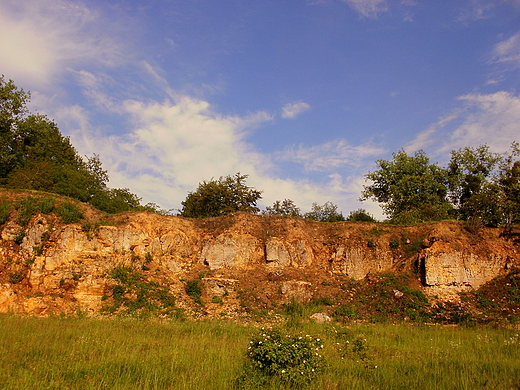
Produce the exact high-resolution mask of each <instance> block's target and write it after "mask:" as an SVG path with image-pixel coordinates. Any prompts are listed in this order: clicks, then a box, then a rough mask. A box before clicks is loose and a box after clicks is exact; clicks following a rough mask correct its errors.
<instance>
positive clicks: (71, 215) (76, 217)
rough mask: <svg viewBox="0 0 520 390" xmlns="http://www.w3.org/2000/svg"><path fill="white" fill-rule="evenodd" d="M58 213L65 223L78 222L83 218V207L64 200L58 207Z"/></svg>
mask: <svg viewBox="0 0 520 390" xmlns="http://www.w3.org/2000/svg"><path fill="white" fill-rule="evenodd" d="M56 214H58V216H59V217H60V218H61V220H62V222H63V223H65V224H69V223H76V222H79V221H81V219H83V213H82V212H81V209H80V208H79V207H78V206H77V205H76V204H74V203H71V202H64V203H62V204H61V205H60V206H59V207H57V208H56Z"/></svg>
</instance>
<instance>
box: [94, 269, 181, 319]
mask: <svg viewBox="0 0 520 390" xmlns="http://www.w3.org/2000/svg"><path fill="white" fill-rule="evenodd" d="M108 276H109V277H110V278H112V279H115V280H116V281H117V284H116V285H114V286H113V287H112V291H111V298H112V303H111V304H110V303H107V304H106V305H105V306H104V308H103V311H104V312H107V313H115V312H119V313H122V314H131V315H138V316H141V317H147V316H149V315H151V314H158V315H161V316H167V317H181V316H182V313H181V312H180V311H179V309H177V308H176V307H175V297H174V296H173V295H172V294H171V293H170V291H169V290H168V288H167V287H162V286H160V285H159V283H157V282H154V281H147V280H145V279H144V277H143V275H142V274H141V273H140V272H138V271H137V270H135V269H134V268H132V267H127V266H124V265H118V266H116V267H114V268H113V269H112V270H111V271H110V272H109V275H108ZM108 298H109V296H108V295H107V296H105V299H104V301H108Z"/></svg>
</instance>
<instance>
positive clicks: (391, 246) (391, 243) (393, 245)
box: [390, 240, 399, 249]
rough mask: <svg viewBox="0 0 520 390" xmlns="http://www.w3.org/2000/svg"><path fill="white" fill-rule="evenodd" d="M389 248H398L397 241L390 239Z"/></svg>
mask: <svg viewBox="0 0 520 390" xmlns="http://www.w3.org/2000/svg"><path fill="white" fill-rule="evenodd" d="M390 248H392V249H397V248H399V241H395V240H393V241H390Z"/></svg>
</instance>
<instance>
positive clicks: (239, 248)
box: [199, 234, 263, 270]
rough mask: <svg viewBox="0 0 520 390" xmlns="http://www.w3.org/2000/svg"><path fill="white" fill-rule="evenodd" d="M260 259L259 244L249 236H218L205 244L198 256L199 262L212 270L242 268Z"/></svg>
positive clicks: (261, 255) (261, 256)
mask: <svg viewBox="0 0 520 390" xmlns="http://www.w3.org/2000/svg"><path fill="white" fill-rule="evenodd" d="M262 258H263V254H262V252H261V247H260V242H259V241H258V240H257V239H256V238H255V237H252V236H249V235H241V236H232V235H228V234H224V235H220V236H218V237H217V238H215V239H214V240H210V241H208V242H206V243H205V244H204V245H203V247H202V250H201V252H200V255H199V259H200V261H201V262H202V263H203V264H204V265H207V266H209V268H210V269H212V270H215V269H219V268H222V267H243V266H247V265H250V264H254V263H257V262H259V261H261V259H262Z"/></svg>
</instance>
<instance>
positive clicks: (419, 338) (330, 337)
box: [0, 315, 520, 390]
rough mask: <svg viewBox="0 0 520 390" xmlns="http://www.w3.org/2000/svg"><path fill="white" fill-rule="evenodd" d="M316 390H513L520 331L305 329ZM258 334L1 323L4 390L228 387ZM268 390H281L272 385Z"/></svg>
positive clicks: (11, 319) (71, 321) (189, 327)
mask: <svg viewBox="0 0 520 390" xmlns="http://www.w3.org/2000/svg"><path fill="white" fill-rule="evenodd" d="M300 330H301V331H302V332H309V333H312V334H314V335H321V337H322V338H323V341H324V345H325V348H324V355H325V357H326V368H325V371H324V372H323V374H321V375H320V376H319V377H318V378H317V379H316V381H314V382H313V383H312V384H311V385H310V386H309V388H313V389H428V390H429V389H468V390H469V389H471V390H473V389H519V388H520V364H519V362H520V331H518V330H513V329H504V328H498V329H492V328H462V327H441V326H430V327H429V326H411V325H387V324H378V325H352V326H350V327H340V326H336V327H334V326H330V325H313V324H303V325H301V328H300ZM255 332H256V330H255V329H254V328H252V327H246V326H242V325H237V324H234V323H228V322H205V321H201V322H191V321H185V322H182V321H173V322H172V321H158V320H146V321H139V320H131V319H92V318H58V317H54V318H45V319H37V318H30V317H17V316H11V315H1V316H0V362H1V364H0V387H1V388H2V389H205V390H206V389H208V390H211V389H233V388H236V387H234V384H235V383H236V382H235V379H236V378H237V377H238V376H239V375H240V373H241V370H242V367H243V364H244V359H245V356H246V351H247V346H248V344H249V340H250V338H251V335H252V334H254V333H255ZM265 388H272V389H280V388H283V386H282V385H280V384H279V383H278V384H277V383H276V382H275V381H273V382H272V383H271V384H270V385H267V387H265Z"/></svg>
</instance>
